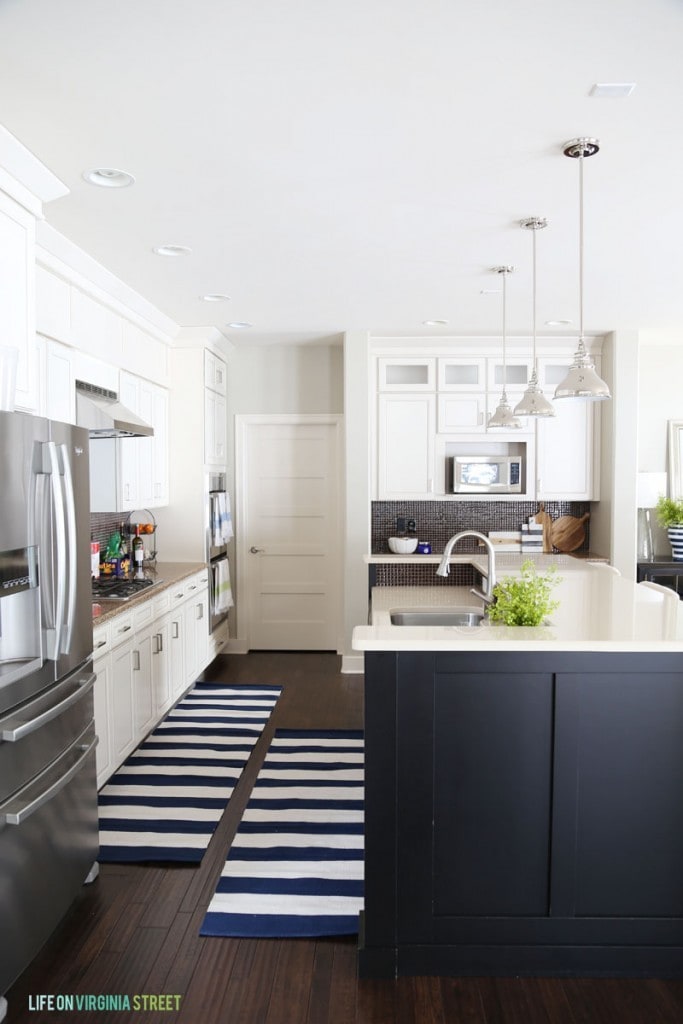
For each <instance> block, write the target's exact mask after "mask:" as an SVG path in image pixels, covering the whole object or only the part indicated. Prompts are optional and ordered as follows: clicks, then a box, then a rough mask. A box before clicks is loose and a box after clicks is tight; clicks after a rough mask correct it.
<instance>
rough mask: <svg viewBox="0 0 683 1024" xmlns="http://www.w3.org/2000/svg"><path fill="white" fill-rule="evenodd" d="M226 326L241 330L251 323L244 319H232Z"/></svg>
mask: <svg viewBox="0 0 683 1024" xmlns="http://www.w3.org/2000/svg"><path fill="white" fill-rule="evenodd" d="M228 327H234V328H235V330H236V331H241V330H244V329H245V328H247V327H251V324H248V323H247V321H246V320H234V321H233V322H232V323H231V324H228Z"/></svg>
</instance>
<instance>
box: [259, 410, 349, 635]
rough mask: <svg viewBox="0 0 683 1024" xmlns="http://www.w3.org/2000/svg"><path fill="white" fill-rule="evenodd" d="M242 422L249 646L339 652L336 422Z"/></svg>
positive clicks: (299, 419) (330, 419)
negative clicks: (337, 650)
mask: <svg viewBox="0 0 683 1024" xmlns="http://www.w3.org/2000/svg"><path fill="white" fill-rule="evenodd" d="M311 419H314V418H312V417H292V418H291V419H289V421H286V422H283V421H282V420H280V421H279V422H274V421H273V419H272V418H264V419H263V420H262V421H261V422H255V421H253V420H250V421H248V422H245V424H244V434H243V475H242V485H243V487H244V496H245V505H244V513H245V516H244V527H243V531H242V535H243V545H244V547H243V550H244V560H243V565H244V577H243V582H244V585H245V590H246V595H247V607H248V615H249V622H248V629H247V632H248V643H249V647H250V648H252V649H260V650H336V649H337V646H338V636H339V609H340V607H341V590H342V586H341V584H342V581H341V557H340V555H341V552H340V546H341V545H340V528H339V527H340V522H339V499H340V486H339V475H340V460H339V454H338V452H339V443H338V432H339V420H338V418H337V417H325V418H321V419H320V420H315V421H314V422H311Z"/></svg>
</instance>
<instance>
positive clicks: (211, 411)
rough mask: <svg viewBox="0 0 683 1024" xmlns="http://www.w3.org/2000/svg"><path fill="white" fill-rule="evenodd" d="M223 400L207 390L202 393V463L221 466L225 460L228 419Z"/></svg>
mask: <svg viewBox="0 0 683 1024" xmlns="http://www.w3.org/2000/svg"><path fill="white" fill-rule="evenodd" d="M227 415H228V414H227V405H226V401H225V398H224V397H223V396H222V395H219V394H218V393H217V392H215V391H210V390H209V389H208V388H206V389H205V392H204V461H205V462H206V463H207V464H208V465H210V466H222V465H223V464H224V463H225V461H226V458H227V434H228V419H227Z"/></svg>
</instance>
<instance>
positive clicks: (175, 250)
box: [153, 245, 192, 256]
mask: <svg viewBox="0 0 683 1024" xmlns="http://www.w3.org/2000/svg"><path fill="white" fill-rule="evenodd" d="M153 251H154V252H155V253H156V254H157V256H190V255H191V253H192V249H189V248H188V247H187V246H186V245H155V246H154V250H153Z"/></svg>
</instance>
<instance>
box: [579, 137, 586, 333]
mask: <svg viewBox="0 0 683 1024" xmlns="http://www.w3.org/2000/svg"><path fill="white" fill-rule="evenodd" d="M583 157H584V151H583V149H582V150H581V152H580V154H579V348H581V349H583V348H584V347H585V346H584V341H583Z"/></svg>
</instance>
